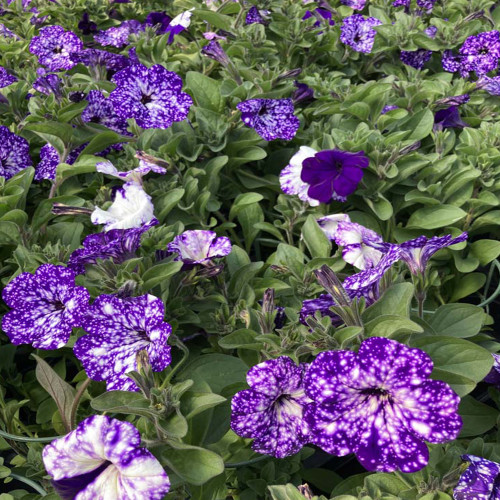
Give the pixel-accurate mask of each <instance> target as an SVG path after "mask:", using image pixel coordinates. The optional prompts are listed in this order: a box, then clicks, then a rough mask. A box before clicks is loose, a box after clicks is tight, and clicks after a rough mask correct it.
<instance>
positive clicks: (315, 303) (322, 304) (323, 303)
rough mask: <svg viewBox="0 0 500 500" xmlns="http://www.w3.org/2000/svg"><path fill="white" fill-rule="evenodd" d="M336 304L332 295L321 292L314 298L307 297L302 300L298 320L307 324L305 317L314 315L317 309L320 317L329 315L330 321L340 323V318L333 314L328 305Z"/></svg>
mask: <svg viewBox="0 0 500 500" xmlns="http://www.w3.org/2000/svg"><path fill="white" fill-rule="evenodd" d="M335 305H337V304H336V303H335V301H334V300H333V298H332V296H331V295H329V294H327V293H323V294H321V295H320V296H319V297H317V298H315V299H307V300H304V301H303V302H302V308H301V309H300V313H299V321H300V322H301V323H302V324H303V325H306V326H307V318H308V317H309V316H314V315H315V314H316V311H319V313H320V314H321V316H322V317H325V316H330V318H331V319H332V323H334V324H335V323H337V324H338V323H340V318H339V316H338V315H337V314H335V313H334V312H333V311H332V310H331V309H330V307H332V306H335Z"/></svg>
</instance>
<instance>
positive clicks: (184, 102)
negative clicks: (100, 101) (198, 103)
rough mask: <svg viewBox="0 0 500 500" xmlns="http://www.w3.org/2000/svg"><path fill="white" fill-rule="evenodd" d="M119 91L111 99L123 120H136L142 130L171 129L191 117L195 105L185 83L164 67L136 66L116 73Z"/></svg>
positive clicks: (115, 81)
mask: <svg viewBox="0 0 500 500" xmlns="http://www.w3.org/2000/svg"><path fill="white" fill-rule="evenodd" d="M112 80H113V82H114V83H116V89H115V90H113V91H112V92H111V94H110V96H109V98H110V100H111V102H113V104H114V105H115V109H116V111H117V113H118V115H119V116H120V117H121V118H124V119H126V118H135V120H136V122H137V124H138V125H139V126H140V127H142V128H168V127H170V126H171V125H172V123H173V122H180V121H182V120H185V119H186V118H187V115H188V113H189V108H190V107H191V105H192V104H193V100H192V99H191V96H190V95H188V94H186V93H184V92H182V91H181V89H182V80H181V78H180V76H179V75H177V74H176V73H174V72H173V71H168V70H167V69H165V68H164V67H163V66H161V65H160V64H155V65H154V66H152V67H151V68H149V69H148V68H147V67H146V66H143V65H142V64H135V65H133V66H130V67H128V68H125V69H123V70H122V71H119V72H118V73H115V74H114V76H113V78H112Z"/></svg>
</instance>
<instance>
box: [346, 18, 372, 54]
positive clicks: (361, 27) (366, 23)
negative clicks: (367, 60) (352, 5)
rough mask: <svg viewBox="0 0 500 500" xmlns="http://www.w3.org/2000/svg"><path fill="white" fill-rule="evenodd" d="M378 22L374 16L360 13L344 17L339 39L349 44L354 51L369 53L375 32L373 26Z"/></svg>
mask: <svg viewBox="0 0 500 500" xmlns="http://www.w3.org/2000/svg"><path fill="white" fill-rule="evenodd" d="M380 24H382V21H380V20H378V19H376V18H375V17H368V18H365V17H364V16H362V15H361V14H354V15H352V16H349V17H346V18H344V20H343V24H342V26H341V27H340V41H341V42H342V43H345V44H346V45H349V47H351V48H352V49H353V50H355V51H356V52H363V53H365V54H369V53H370V52H371V51H372V48H373V43H374V42H375V35H376V34H377V32H376V31H375V30H374V29H373V27H374V26H379V25H380Z"/></svg>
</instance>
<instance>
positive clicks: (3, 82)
mask: <svg viewBox="0 0 500 500" xmlns="http://www.w3.org/2000/svg"><path fill="white" fill-rule="evenodd" d="M14 82H17V78H16V77H15V76H14V75H11V74H10V73H8V72H7V70H6V69H5V68H3V67H2V66H0V89H3V88H4V87H8V86H9V85H12V84H13V83H14Z"/></svg>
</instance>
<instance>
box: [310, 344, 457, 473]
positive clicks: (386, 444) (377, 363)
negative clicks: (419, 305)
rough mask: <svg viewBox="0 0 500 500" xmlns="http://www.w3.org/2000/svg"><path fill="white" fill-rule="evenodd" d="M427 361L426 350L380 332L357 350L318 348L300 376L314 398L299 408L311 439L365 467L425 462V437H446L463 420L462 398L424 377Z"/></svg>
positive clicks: (408, 467)
mask: <svg viewBox="0 0 500 500" xmlns="http://www.w3.org/2000/svg"><path fill="white" fill-rule="evenodd" d="M432 368H433V363H432V360H431V358H430V357H429V356H428V355H427V354H426V353H425V352H424V351H422V350H420V349H412V348H410V347H407V346H406V345H404V344H400V343H399V342H396V341H394V340H390V339H387V338H381V337H372V338H369V339H367V340H365V341H364V342H363V343H362V344H361V346H360V348H359V351H358V353H357V354H356V353H354V352H351V351H327V352H322V353H320V354H319V355H318V356H317V357H316V359H315V360H314V361H313V362H312V363H311V365H310V367H309V369H308V370H307V372H306V375H305V379H304V387H305V388H306V395H307V396H308V397H310V398H311V399H312V400H313V403H311V404H309V405H307V406H306V409H305V411H304V420H305V422H306V423H307V425H308V426H309V428H310V436H309V439H310V441H311V442H312V443H313V444H316V445H317V446H319V447H320V448H321V449H323V450H325V451H326V452H328V453H331V454H333V455H337V456H344V455H347V454H349V453H355V454H356V457H357V459H358V460H359V461H360V463H361V464H362V465H363V466H364V467H365V468H366V469H367V470H370V471H380V472H392V471H395V470H401V471H402V472H406V473H409V472H415V471H418V470H420V469H422V468H423V467H425V466H426V465H427V462H428V460H429V451H428V449H427V446H426V444H425V441H429V442H431V443H443V442H446V441H451V440H453V439H455V438H456V437H457V436H458V433H459V432H460V429H461V427H462V419H461V418H460V416H459V415H458V412H457V410H458V404H459V402H460V398H459V397H458V396H457V394H455V392H453V390H452V389H451V388H450V386H449V385H448V384H446V383H445V382H442V381H440V380H431V379H429V375H430V374H431V372H432Z"/></svg>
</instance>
